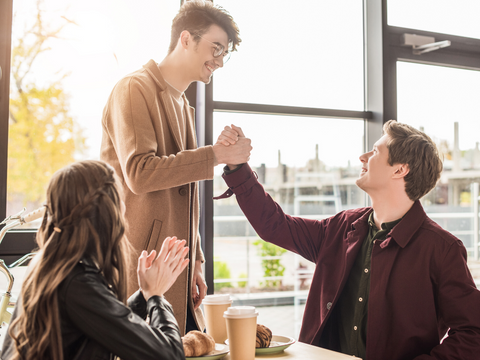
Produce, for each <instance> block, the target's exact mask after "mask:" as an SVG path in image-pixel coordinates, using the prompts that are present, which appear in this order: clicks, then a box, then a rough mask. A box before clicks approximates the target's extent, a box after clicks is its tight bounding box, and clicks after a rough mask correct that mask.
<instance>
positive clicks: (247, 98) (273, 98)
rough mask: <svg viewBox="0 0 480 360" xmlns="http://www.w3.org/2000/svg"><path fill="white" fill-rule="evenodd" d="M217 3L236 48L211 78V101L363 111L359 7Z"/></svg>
mask: <svg viewBox="0 0 480 360" xmlns="http://www.w3.org/2000/svg"><path fill="white" fill-rule="evenodd" d="M216 3H217V4H220V5H222V6H224V7H225V8H226V9H227V10H228V11H229V12H230V13H231V14H232V16H233V17H234V19H235V21H236V22H237V24H238V26H239V28H240V36H241V38H242V43H241V44H240V46H239V48H238V52H235V53H233V54H232V57H231V59H230V60H229V62H228V63H227V64H226V65H225V67H224V69H222V70H220V71H218V72H217V73H216V74H215V84H214V87H213V89H214V90H213V91H214V94H213V96H214V100H216V101H230V102H232V101H233V102H243V103H258V104H272V105H290V106H302V107H314V108H330V109H345V110H363V21H362V19H363V13H362V2H361V1H356V0H345V1H307V0H302V1H295V2H292V1H290V2H278V1H274V0H263V1H253V0H245V1H227V0H220V1H216Z"/></svg>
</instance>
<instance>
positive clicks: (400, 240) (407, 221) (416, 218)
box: [390, 200, 427, 248]
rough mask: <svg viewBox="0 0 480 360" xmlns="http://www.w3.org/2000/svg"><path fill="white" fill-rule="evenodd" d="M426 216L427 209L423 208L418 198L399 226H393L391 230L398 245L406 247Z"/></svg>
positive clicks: (391, 234)
mask: <svg viewBox="0 0 480 360" xmlns="http://www.w3.org/2000/svg"><path fill="white" fill-rule="evenodd" d="M426 218H427V214H426V213H425V210H423V206H422V204H421V203H420V201H418V200H417V201H415V202H414V203H413V205H412V207H411V208H410V210H408V211H407V213H406V214H405V215H404V216H403V218H402V220H400V222H399V223H398V226H395V227H394V228H393V230H392V231H391V232H390V236H391V237H392V238H393V239H394V240H395V242H396V243H397V244H398V245H400V246H401V247H402V248H404V247H405V246H407V244H408V243H409V242H410V240H411V239H412V237H413V235H415V233H416V232H417V231H418V229H419V228H420V227H421V226H422V224H423V222H424V221H425V219H426Z"/></svg>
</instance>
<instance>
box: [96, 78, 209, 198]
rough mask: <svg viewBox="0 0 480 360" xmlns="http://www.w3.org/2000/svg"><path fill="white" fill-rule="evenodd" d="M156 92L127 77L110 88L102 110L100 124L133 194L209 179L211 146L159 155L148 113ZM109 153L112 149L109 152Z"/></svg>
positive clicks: (166, 129) (166, 128)
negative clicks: (110, 90) (111, 90)
mask: <svg viewBox="0 0 480 360" xmlns="http://www.w3.org/2000/svg"><path fill="white" fill-rule="evenodd" d="M157 92H158V89H152V85H151V84H149V83H146V82H145V81H143V80H142V79H140V78H136V77H127V78H124V79H122V80H121V81H120V82H119V83H118V84H117V85H116V86H115V88H114V90H113V92H112V94H111V96H110V98H109V100H108V104H107V107H106V108H105V110H104V115H103V120H102V125H103V129H104V132H105V134H104V136H105V135H107V136H108V137H109V138H110V140H111V142H112V144H113V147H114V151H115V153H116V155H117V157H118V161H119V165H120V167H121V170H122V173H123V177H124V179H125V182H126V184H127V186H128V187H129V188H130V190H131V191H132V192H133V193H135V194H143V193H148V192H152V191H157V190H165V189H169V188H172V187H175V186H180V185H184V184H188V183H191V182H194V181H199V180H205V179H212V178H213V168H214V153H213V147H212V146H204V147H200V148H197V149H193V150H184V151H180V152H177V153H175V154H161V153H159V148H158V145H159V144H158V143H157V136H162V134H157V133H156V131H155V129H154V125H153V123H152V122H153V119H152V116H151V112H154V111H155V112H158V111H159V110H158V109H155V106H154V104H155V96H161V95H159V94H158V93H157ZM161 131H163V137H164V138H165V137H166V136H168V137H170V134H169V131H170V130H169V126H168V124H167V120H166V119H163V124H161ZM112 151H113V150H112Z"/></svg>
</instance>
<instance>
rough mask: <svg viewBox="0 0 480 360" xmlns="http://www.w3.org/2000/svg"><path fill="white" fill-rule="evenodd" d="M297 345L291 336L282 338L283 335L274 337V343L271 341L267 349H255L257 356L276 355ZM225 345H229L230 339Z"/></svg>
mask: <svg viewBox="0 0 480 360" xmlns="http://www.w3.org/2000/svg"><path fill="white" fill-rule="evenodd" d="M293 343H295V339H294V338H291V337H289V336H282V335H273V336H272V341H270V346H269V347H267V348H255V354H256V355H260V354H275V353H279V352H282V351H283V350H285V349H286V348H288V347H289V346H290V345H292V344H293ZM225 344H227V345H228V339H227V340H225Z"/></svg>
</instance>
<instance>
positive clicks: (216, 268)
mask: <svg viewBox="0 0 480 360" xmlns="http://www.w3.org/2000/svg"><path fill="white" fill-rule="evenodd" d="M230 277H231V274H230V269H229V268H228V265H227V263H226V262H224V261H217V260H216V261H214V262H213V278H214V279H215V280H223V279H230ZM226 287H232V284H231V283H230V282H220V283H215V284H214V287H213V288H214V291H219V290H220V289H222V288H226Z"/></svg>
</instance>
